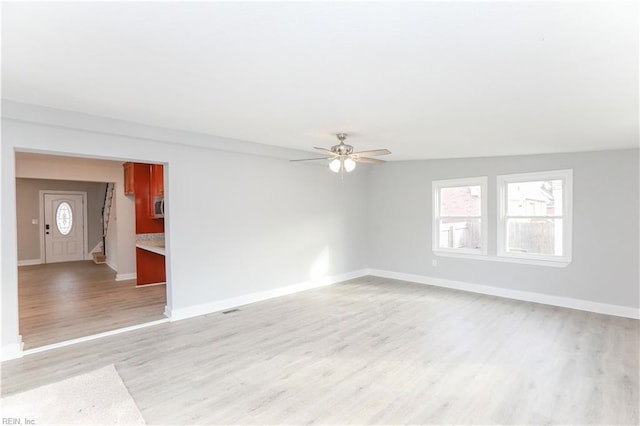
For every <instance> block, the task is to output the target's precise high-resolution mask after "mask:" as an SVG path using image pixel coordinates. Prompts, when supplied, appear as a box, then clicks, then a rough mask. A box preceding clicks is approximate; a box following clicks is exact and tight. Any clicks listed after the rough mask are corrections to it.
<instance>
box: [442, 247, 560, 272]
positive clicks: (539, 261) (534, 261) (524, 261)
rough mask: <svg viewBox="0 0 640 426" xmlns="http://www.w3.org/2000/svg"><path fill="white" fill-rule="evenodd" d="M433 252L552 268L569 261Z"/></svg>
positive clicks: (455, 256) (463, 257)
mask: <svg viewBox="0 0 640 426" xmlns="http://www.w3.org/2000/svg"><path fill="white" fill-rule="evenodd" d="M433 254H435V255H436V256H442V257H453V258H458V259H473V260H484V261H489V262H505V263H520V264H524V265H537V266H551V267H553V268H566V267H567V266H569V264H570V263H571V261H570V260H568V261H567V260H542V259H524V258H521V257H507V256H490V255H487V254H471V253H452V252H449V251H442V250H433Z"/></svg>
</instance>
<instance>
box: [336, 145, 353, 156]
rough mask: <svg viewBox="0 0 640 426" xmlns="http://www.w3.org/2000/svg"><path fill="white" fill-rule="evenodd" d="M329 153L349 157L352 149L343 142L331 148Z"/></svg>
mask: <svg viewBox="0 0 640 426" xmlns="http://www.w3.org/2000/svg"><path fill="white" fill-rule="evenodd" d="M331 151H333V152H335V153H336V154H338V155H349V154H351V153H352V152H353V147H352V146H351V145H347V144H345V143H344V142H340V144H339V145H334V146H332V147H331Z"/></svg>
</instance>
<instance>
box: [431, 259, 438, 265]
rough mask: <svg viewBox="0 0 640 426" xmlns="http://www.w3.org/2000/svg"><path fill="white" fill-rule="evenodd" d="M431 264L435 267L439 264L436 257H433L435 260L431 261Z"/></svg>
mask: <svg viewBox="0 0 640 426" xmlns="http://www.w3.org/2000/svg"><path fill="white" fill-rule="evenodd" d="M431 266H433V267H437V266H438V261H437V260H436V259H433V260H432V261H431Z"/></svg>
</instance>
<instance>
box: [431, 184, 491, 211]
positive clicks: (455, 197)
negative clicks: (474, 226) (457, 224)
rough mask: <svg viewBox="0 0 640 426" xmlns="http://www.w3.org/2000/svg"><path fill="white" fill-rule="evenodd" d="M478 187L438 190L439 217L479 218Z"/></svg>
mask: <svg viewBox="0 0 640 426" xmlns="http://www.w3.org/2000/svg"><path fill="white" fill-rule="evenodd" d="M480 206H481V203H480V185H475V186H456V187H452V188H441V189H440V216H480V214H481V213H480Z"/></svg>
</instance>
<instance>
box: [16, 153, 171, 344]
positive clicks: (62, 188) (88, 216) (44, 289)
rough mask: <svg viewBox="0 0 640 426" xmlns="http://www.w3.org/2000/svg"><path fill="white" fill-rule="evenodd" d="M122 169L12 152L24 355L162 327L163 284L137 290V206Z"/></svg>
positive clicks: (84, 160)
mask: <svg viewBox="0 0 640 426" xmlns="http://www.w3.org/2000/svg"><path fill="white" fill-rule="evenodd" d="M123 164H124V162H123V161H114V160H98V159H91V158H78V157H65V156H57V155H48V154H33V153H24V152H16V199H17V200H16V201H17V203H16V210H17V211H16V213H17V214H16V217H17V225H18V227H17V228H18V229H17V234H18V311H19V332H20V335H21V337H22V341H23V345H24V346H23V350H25V351H32V350H35V351H39V350H44V349H47V348H48V347H49V346H52V347H55V346H59V345H62V344H68V343H69V342H70V341H78V340H83V339H89V338H91V336H95V335H102V334H105V333H109V332H116V331H117V330H121V329H128V328H132V327H136V326H142V325H144V324H152V323H157V322H158V321H166V320H167V318H166V315H165V312H166V311H167V294H168V291H167V285H166V282H162V283H159V284H162V285H157V286H141V285H138V284H139V283H138V282H137V277H136V263H137V262H136V252H135V250H137V249H136V248H135V246H136V244H137V240H138V238H139V236H138V235H136V227H135V221H136V216H135V211H136V199H135V197H131V196H127V195H125V193H124V186H125V185H124V184H125V182H124V168H123ZM163 220H164V219H163ZM163 231H164V229H163ZM163 235H164V234H163ZM163 250H164V240H163ZM163 260H164V258H163ZM162 268H163V271H162V275H163V276H164V274H165V273H166V272H165V271H164V263H163V266H162ZM165 281H166V280H165Z"/></svg>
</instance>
